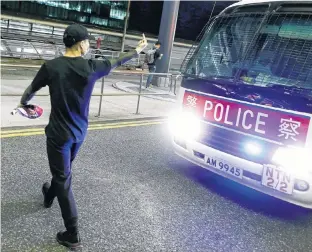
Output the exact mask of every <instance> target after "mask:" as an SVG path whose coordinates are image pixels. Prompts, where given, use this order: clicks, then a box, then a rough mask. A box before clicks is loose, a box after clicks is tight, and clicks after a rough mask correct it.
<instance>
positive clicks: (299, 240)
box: [1, 124, 312, 252]
mask: <svg viewBox="0 0 312 252" xmlns="http://www.w3.org/2000/svg"><path fill="white" fill-rule="evenodd" d="M132 126H134V125H132ZM166 129H167V127H166V124H160V125H148V126H140V127H122V128H111V129H109V128H106V129H101V130H91V131H89V133H88V136H87V139H86V142H85V143H84V145H83V146H82V149H81V151H80V153H79V155H78V157H77V159H76V161H75V163H74V167H73V170H74V171H73V188H74V193H75V197H76V200H77V204H78V209H79V214H80V227H81V231H80V232H81V236H82V239H83V244H84V248H83V251H92V252H95V251H101V252H103V251H114V252H116V251H118V252H120V251H131V252H134V251H135V252H136V251H138V252H141V251H142V252H148V251H153V252H155V251H168V252H174V251H179V252H188V251H189V252H196V251H202V252H210V251H218V252H219V251H220V252H223V251H224V252H232V251H233V252H236V251H242V252H251V251H261V252H277V251H282V252H285V251H302V252H308V251H312V212H311V211H308V210H305V209H302V208H299V207H296V206H293V205H290V204H288V203H284V202H282V201H279V200H277V199H274V198H271V197H268V196H265V195H263V194H260V193H258V192H255V191H253V190H250V189H246V188H244V187H242V186H240V185H237V184H235V183H234V182H230V181H229V180H227V179H223V178H220V177H218V176H215V175H213V174H211V173H210V172H208V171H206V170H204V169H201V168H198V167H196V166H194V165H192V164H190V163H188V162H186V161H183V160H181V159H180V158H179V157H177V156H175V155H174V154H173V153H172V149H171V146H170V142H169V137H168V133H167V130H166ZM1 144H2V150H1V152H2V153H1V154H2V156H1V161H2V171H1V172H2V174H1V183H2V194H1V221H2V228H1V229H2V230H1V232H2V237H1V240H2V251H3V252H7V251H19V252H21V251H38V252H39V251H40V252H43V251H66V250H65V249H63V248H62V247H60V246H58V245H57V243H56V242H55V238H54V237H55V234H56V232H57V231H59V230H61V229H63V224H62V219H61V215H60V210H59V206H58V204H57V201H56V202H55V203H54V205H53V207H52V208H51V209H48V210H47V209H43V207H42V206H41V202H42V196H41V190H40V188H41V184H42V182H44V181H46V180H47V179H49V178H50V176H49V168H48V165H47V157H46V152H45V138H44V135H42V134H39V135H35V136H27V137H26V136H24V137H18V136H15V137H11V138H2V139H1Z"/></svg>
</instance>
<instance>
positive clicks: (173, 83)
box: [0, 64, 181, 117]
mask: <svg viewBox="0 0 312 252" xmlns="http://www.w3.org/2000/svg"><path fill="white" fill-rule="evenodd" d="M0 66H1V68H2V67H21V68H35V69H38V68H40V66H36V65H29V66H26V65H15V64H1V65H0ZM112 73H113V74H114V75H115V74H120V75H132V76H133V75H135V76H139V77H140V84H139V91H138V92H134V93H127V92H125V93H104V85H105V78H107V77H108V76H106V77H103V78H102V82H101V92H100V93H92V95H91V96H99V97H100V102H99V109H98V114H97V115H96V117H100V115H101V110H102V103H103V97H104V96H137V97H138V99H137V106H136V112H135V114H136V115H138V114H139V109H140V100H141V96H160V95H169V94H170V93H173V94H174V95H176V89H177V80H178V78H180V77H181V74H180V73H146V72H135V71H121V70H113V71H112ZM146 75H153V76H157V77H165V78H166V79H169V80H170V81H169V84H168V85H167V86H166V85H165V87H168V88H169V92H158V93H147V92H142V91H143V79H144V76H146ZM22 95H23V94H22V93H20V94H18V93H15V94H13V93H8V94H2V93H1V96H22ZM49 95H50V94H36V96H49Z"/></svg>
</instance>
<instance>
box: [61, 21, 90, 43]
mask: <svg viewBox="0 0 312 252" xmlns="http://www.w3.org/2000/svg"><path fill="white" fill-rule="evenodd" d="M85 39H91V37H90V36H89V33H88V30H87V28H86V27H84V26H82V25H79V24H71V25H69V26H68V27H67V28H66V29H65V31H64V35H63V42H64V44H65V46H66V47H72V46H73V45H74V44H76V43H78V42H80V41H83V40H85Z"/></svg>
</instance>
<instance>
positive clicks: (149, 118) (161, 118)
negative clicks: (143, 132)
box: [0, 116, 168, 132]
mask: <svg viewBox="0 0 312 252" xmlns="http://www.w3.org/2000/svg"><path fill="white" fill-rule="evenodd" d="M167 118H168V117H167V116H146V117H139V118H121V119H108V120H105V119H104V118H103V119H98V120H97V119H90V118H89V125H92V124H97V123H103V124H110V123H122V122H140V121H165V120H166V119H167ZM46 125H47V124H39V125H28V126H27V125H25V126H7V127H1V128H0V132H1V131H2V130H4V129H5V130H8V129H12V130H14V129H36V128H43V127H45V126H46Z"/></svg>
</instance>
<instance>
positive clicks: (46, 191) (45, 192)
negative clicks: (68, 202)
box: [42, 182, 53, 208]
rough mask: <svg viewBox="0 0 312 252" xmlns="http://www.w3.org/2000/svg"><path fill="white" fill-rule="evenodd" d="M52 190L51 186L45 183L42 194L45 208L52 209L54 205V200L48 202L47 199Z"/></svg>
mask: <svg viewBox="0 0 312 252" xmlns="http://www.w3.org/2000/svg"><path fill="white" fill-rule="evenodd" d="M49 188H50V184H49V183H48V182H45V183H44V184H43V186H42V193H43V198H44V200H43V205H44V207H45V208H50V207H51V206H52V204H53V199H52V200H48V199H47V193H48V191H49Z"/></svg>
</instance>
